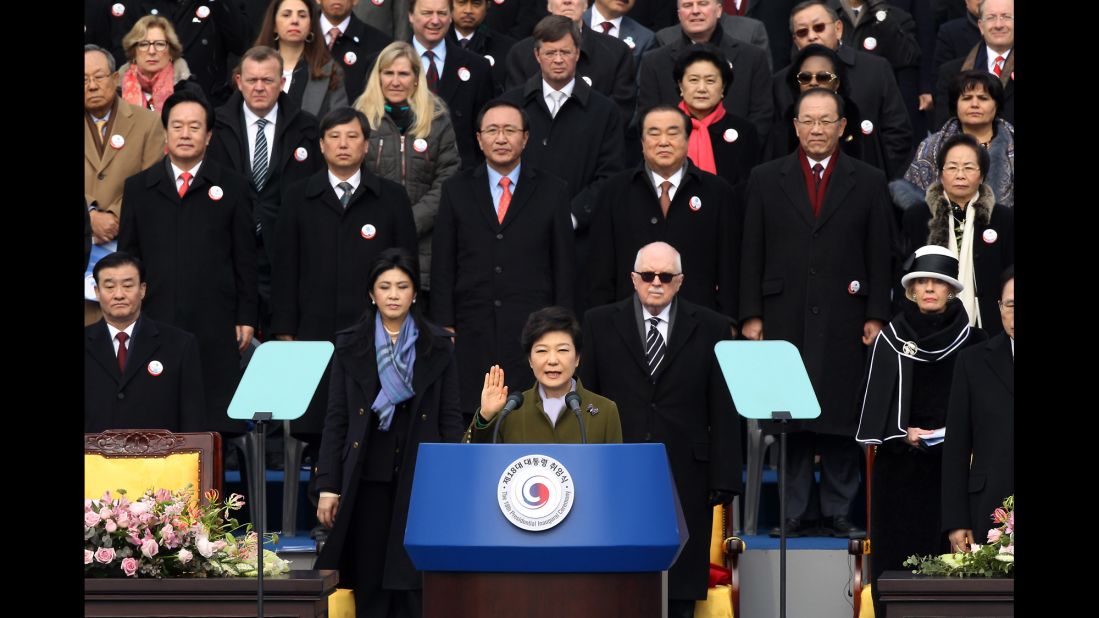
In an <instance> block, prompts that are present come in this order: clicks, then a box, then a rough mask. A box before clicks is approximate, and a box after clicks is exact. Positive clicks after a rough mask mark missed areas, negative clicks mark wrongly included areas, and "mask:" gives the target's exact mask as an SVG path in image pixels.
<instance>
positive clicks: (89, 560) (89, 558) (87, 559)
mask: <svg viewBox="0 0 1099 618" xmlns="http://www.w3.org/2000/svg"><path fill="white" fill-rule="evenodd" d="M92 555H93V554H92V550H90V549H85V550H84V564H91V563H92Z"/></svg>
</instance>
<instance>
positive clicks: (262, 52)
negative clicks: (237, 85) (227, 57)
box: [233, 45, 286, 75]
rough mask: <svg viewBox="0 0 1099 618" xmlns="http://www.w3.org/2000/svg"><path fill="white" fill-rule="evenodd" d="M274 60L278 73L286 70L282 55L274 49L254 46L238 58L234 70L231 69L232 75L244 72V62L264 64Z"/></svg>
mask: <svg viewBox="0 0 1099 618" xmlns="http://www.w3.org/2000/svg"><path fill="white" fill-rule="evenodd" d="M272 58H274V59H275V60H277V61H278V63H279V72H280V73H281V72H282V71H284V70H285V69H286V66H285V65H284V63H283V60H282V55H281V54H279V52H278V50H276V49H275V48H274V47H268V46H266V45H256V46H255V47H251V48H249V49H248V51H246V52H244V55H242V56H241V57H240V62H238V63H237V66H236V68H235V69H233V75H239V74H240V72H241V71H243V70H244V61H245V60H251V61H252V62H265V61H267V60H270V59H272Z"/></svg>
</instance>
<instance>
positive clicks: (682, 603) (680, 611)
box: [668, 599, 695, 618]
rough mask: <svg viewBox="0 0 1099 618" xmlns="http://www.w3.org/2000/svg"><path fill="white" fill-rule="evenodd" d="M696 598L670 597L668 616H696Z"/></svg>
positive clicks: (688, 617)
mask: <svg viewBox="0 0 1099 618" xmlns="http://www.w3.org/2000/svg"><path fill="white" fill-rule="evenodd" d="M694 615H695V600H694V599H668V618H694Z"/></svg>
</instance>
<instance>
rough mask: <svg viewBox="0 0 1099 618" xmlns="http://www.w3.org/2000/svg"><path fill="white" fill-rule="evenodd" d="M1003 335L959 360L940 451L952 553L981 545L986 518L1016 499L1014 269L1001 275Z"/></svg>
mask: <svg viewBox="0 0 1099 618" xmlns="http://www.w3.org/2000/svg"><path fill="white" fill-rule="evenodd" d="M1003 280H1004V282H1003V285H1002V287H1001V291H1000V301H999V304H1000V319H1001V321H1002V322H1003V324H1004V331H1003V332H1002V333H1000V334H999V335H996V336H995V337H993V338H991V339H989V340H988V343H986V344H985V345H983V346H976V347H973V348H970V349H968V350H965V351H963V352H961V353H959V354H958V362H957V364H956V365H955V366H954V381H953V382H952V384H953V386H951V388H950V405H949V407H948V409H947V415H946V435H947V440H946V446H945V447H944V450H943V489H942V492H943V493H942V501H943V522H942V525H943V530H945V531H946V532H948V533H949V534H950V544H951V548H950V549H951V551H969V549H970V545H972V544H973V543H979V544H982V545H983V544H984V543H985V542H986V539H987V537H988V531H989V529H990V528H992V527H994V526H995V525H994V524H993V523H992V520H991V519H990V516H991V515H992V512H993V511H995V510H996V509H997V508H999V507H1000V505H1001V503H1003V501H1004V498H1006V497H1008V496H1010V495H1012V494H1014V493H1015V474H1014V470H1015V449H1014V444H1015V431H1014V427H1015V267H1014V266H1009V267H1008V268H1007V270H1005V271H1004V275H1003Z"/></svg>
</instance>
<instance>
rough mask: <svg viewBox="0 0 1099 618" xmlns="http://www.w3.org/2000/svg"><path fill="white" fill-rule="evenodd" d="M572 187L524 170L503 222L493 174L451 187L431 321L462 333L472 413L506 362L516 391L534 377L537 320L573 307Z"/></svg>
mask: <svg viewBox="0 0 1099 618" xmlns="http://www.w3.org/2000/svg"><path fill="white" fill-rule="evenodd" d="M568 201H569V196H568V188H567V187H566V185H565V183H564V182H562V181H561V180H560V179H559V178H556V177H554V176H551V175H549V174H547V173H546V172H542V171H538V170H536V169H535V168H534V167H533V166H532V165H529V164H526V163H524V164H523V165H522V167H521V168H520V170H519V181H518V183H517V184H516V186H515V193H514V195H513V197H512V200H511V205H510V206H509V207H508V211H507V213H506V215H505V216H504V221H503V223H500V222H499V220H498V218H497V215H496V211H495V209H494V208H493V205H492V195H491V194H490V193H489V186H488V173H487V172H486V166H484V165H478V166H477V167H475V168H473V169H470V170H465V171H462V172H459V173H458V174H457V175H455V176H453V177H451V178H449V179H448V180H446V181H445V182H444V183H443V194H442V199H441V200H440V203H439V215H438V217H437V218H436V220H435V234H434V236H433V239H432V248H431V316H432V321H434V322H435V323H437V324H440V325H442V326H450V327H454V328H455V329H456V330H457V337H456V338H455V344H456V345H455V354H456V356H457V359H458V365H459V367H460V369H459V376H460V383H461V389H462V412H463V413H465V414H473V411H474V410H475V409H476V408H477V407H478V406H479V405H480V401H481V399H480V397H481V389H482V387H483V386H484V376H485V373H486V372H487V371H488V369H489V367H491V366H492V365H494V364H500V366H501V367H503V369H504V375H505V378H506V380H507V383H508V385H509V387H510V390H511V392H520V391H523V390H526V389H527V388H529V387H530V385H531V382H532V380H533V377H534V376H533V375H532V374H531V371H530V365H529V363H528V362H527V355H526V353H525V351H524V350H523V349H522V348H521V346H520V345H519V335H520V333H521V332H522V330H523V325H524V324H525V323H526V321H527V316H529V315H530V313H531V312H532V311H537V310H538V309H541V308H543V307H548V306H551V305H559V306H563V307H571V306H572V304H573V253H574V251H573V233H572V224H571V221H570V219H569V209H568Z"/></svg>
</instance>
